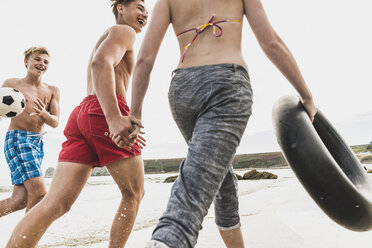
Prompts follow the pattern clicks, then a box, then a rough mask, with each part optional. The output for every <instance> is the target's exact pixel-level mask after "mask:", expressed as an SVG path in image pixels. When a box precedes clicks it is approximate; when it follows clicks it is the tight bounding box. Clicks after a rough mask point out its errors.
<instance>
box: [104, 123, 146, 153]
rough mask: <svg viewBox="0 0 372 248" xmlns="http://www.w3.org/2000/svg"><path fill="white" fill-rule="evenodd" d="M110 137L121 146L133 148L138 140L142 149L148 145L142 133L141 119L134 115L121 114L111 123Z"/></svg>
mask: <svg viewBox="0 0 372 248" xmlns="http://www.w3.org/2000/svg"><path fill="white" fill-rule="evenodd" d="M108 124H109V131H110V138H111V139H112V141H113V142H114V143H115V144H116V145H117V146H118V147H121V148H125V149H128V150H131V149H132V148H131V147H132V146H133V145H134V143H135V142H136V141H138V145H139V146H140V148H141V149H142V148H143V147H144V146H146V143H145V142H146V140H145V139H144V138H143V137H142V136H141V135H140V134H144V132H142V131H141V128H143V126H142V124H141V121H140V120H138V119H136V118H134V117H132V116H120V117H117V118H115V119H113V120H111V121H110V122H109V123H108Z"/></svg>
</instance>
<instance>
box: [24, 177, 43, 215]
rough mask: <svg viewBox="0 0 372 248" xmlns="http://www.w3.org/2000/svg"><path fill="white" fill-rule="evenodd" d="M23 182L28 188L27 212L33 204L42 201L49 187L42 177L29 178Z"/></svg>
mask: <svg viewBox="0 0 372 248" xmlns="http://www.w3.org/2000/svg"><path fill="white" fill-rule="evenodd" d="M23 184H24V185H25V188H26V190H27V206H26V212H28V211H29V210H30V209H31V208H32V207H33V206H35V205H36V204H37V203H38V202H39V201H41V199H43V197H44V196H45V195H46V193H47V189H46V187H45V183H44V179H43V178H42V177H34V178H31V179H28V180H26V181H25V182H24V183H23Z"/></svg>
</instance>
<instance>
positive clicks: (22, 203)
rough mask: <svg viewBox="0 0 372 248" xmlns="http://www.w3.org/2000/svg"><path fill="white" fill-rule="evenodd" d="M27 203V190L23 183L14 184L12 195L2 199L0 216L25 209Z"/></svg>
mask: <svg viewBox="0 0 372 248" xmlns="http://www.w3.org/2000/svg"><path fill="white" fill-rule="evenodd" d="M26 205H27V190H26V188H25V186H24V185H23V184H20V185H14V188H13V193H12V196H11V197H9V198H7V199H4V200H1V201H0V217H3V216H5V215H7V214H10V213H12V212H15V211H17V210H21V209H24V208H25V207H26Z"/></svg>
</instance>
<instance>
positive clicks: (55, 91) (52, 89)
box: [44, 83, 59, 95]
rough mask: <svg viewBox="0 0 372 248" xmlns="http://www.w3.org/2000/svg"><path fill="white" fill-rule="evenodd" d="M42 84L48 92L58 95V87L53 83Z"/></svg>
mask: <svg viewBox="0 0 372 248" xmlns="http://www.w3.org/2000/svg"><path fill="white" fill-rule="evenodd" d="M44 85H45V86H46V87H47V88H48V90H49V92H50V93H52V94H53V95H59V88H58V87H57V86H55V85H51V84H47V83H44Z"/></svg>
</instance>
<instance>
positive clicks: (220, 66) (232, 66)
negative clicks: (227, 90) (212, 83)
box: [172, 64, 249, 77]
mask: <svg viewBox="0 0 372 248" xmlns="http://www.w3.org/2000/svg"><path fill="white" fill-rule="evenodd" d="M209 68H213V69H215V70H218V69H232V70H233V71H241V72H243V73H244V74H246V75H247V76H248V77H249V74H248V71H247V70H246V69H245V68H244V67H243V66H242V65H239V64H211V65H199V66H191V67H185V68H177V69H175V70H173V71H172V76H173V75H174V74H175V73H177V72H190V71H197V70H205V69H209Z"/></svg>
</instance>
